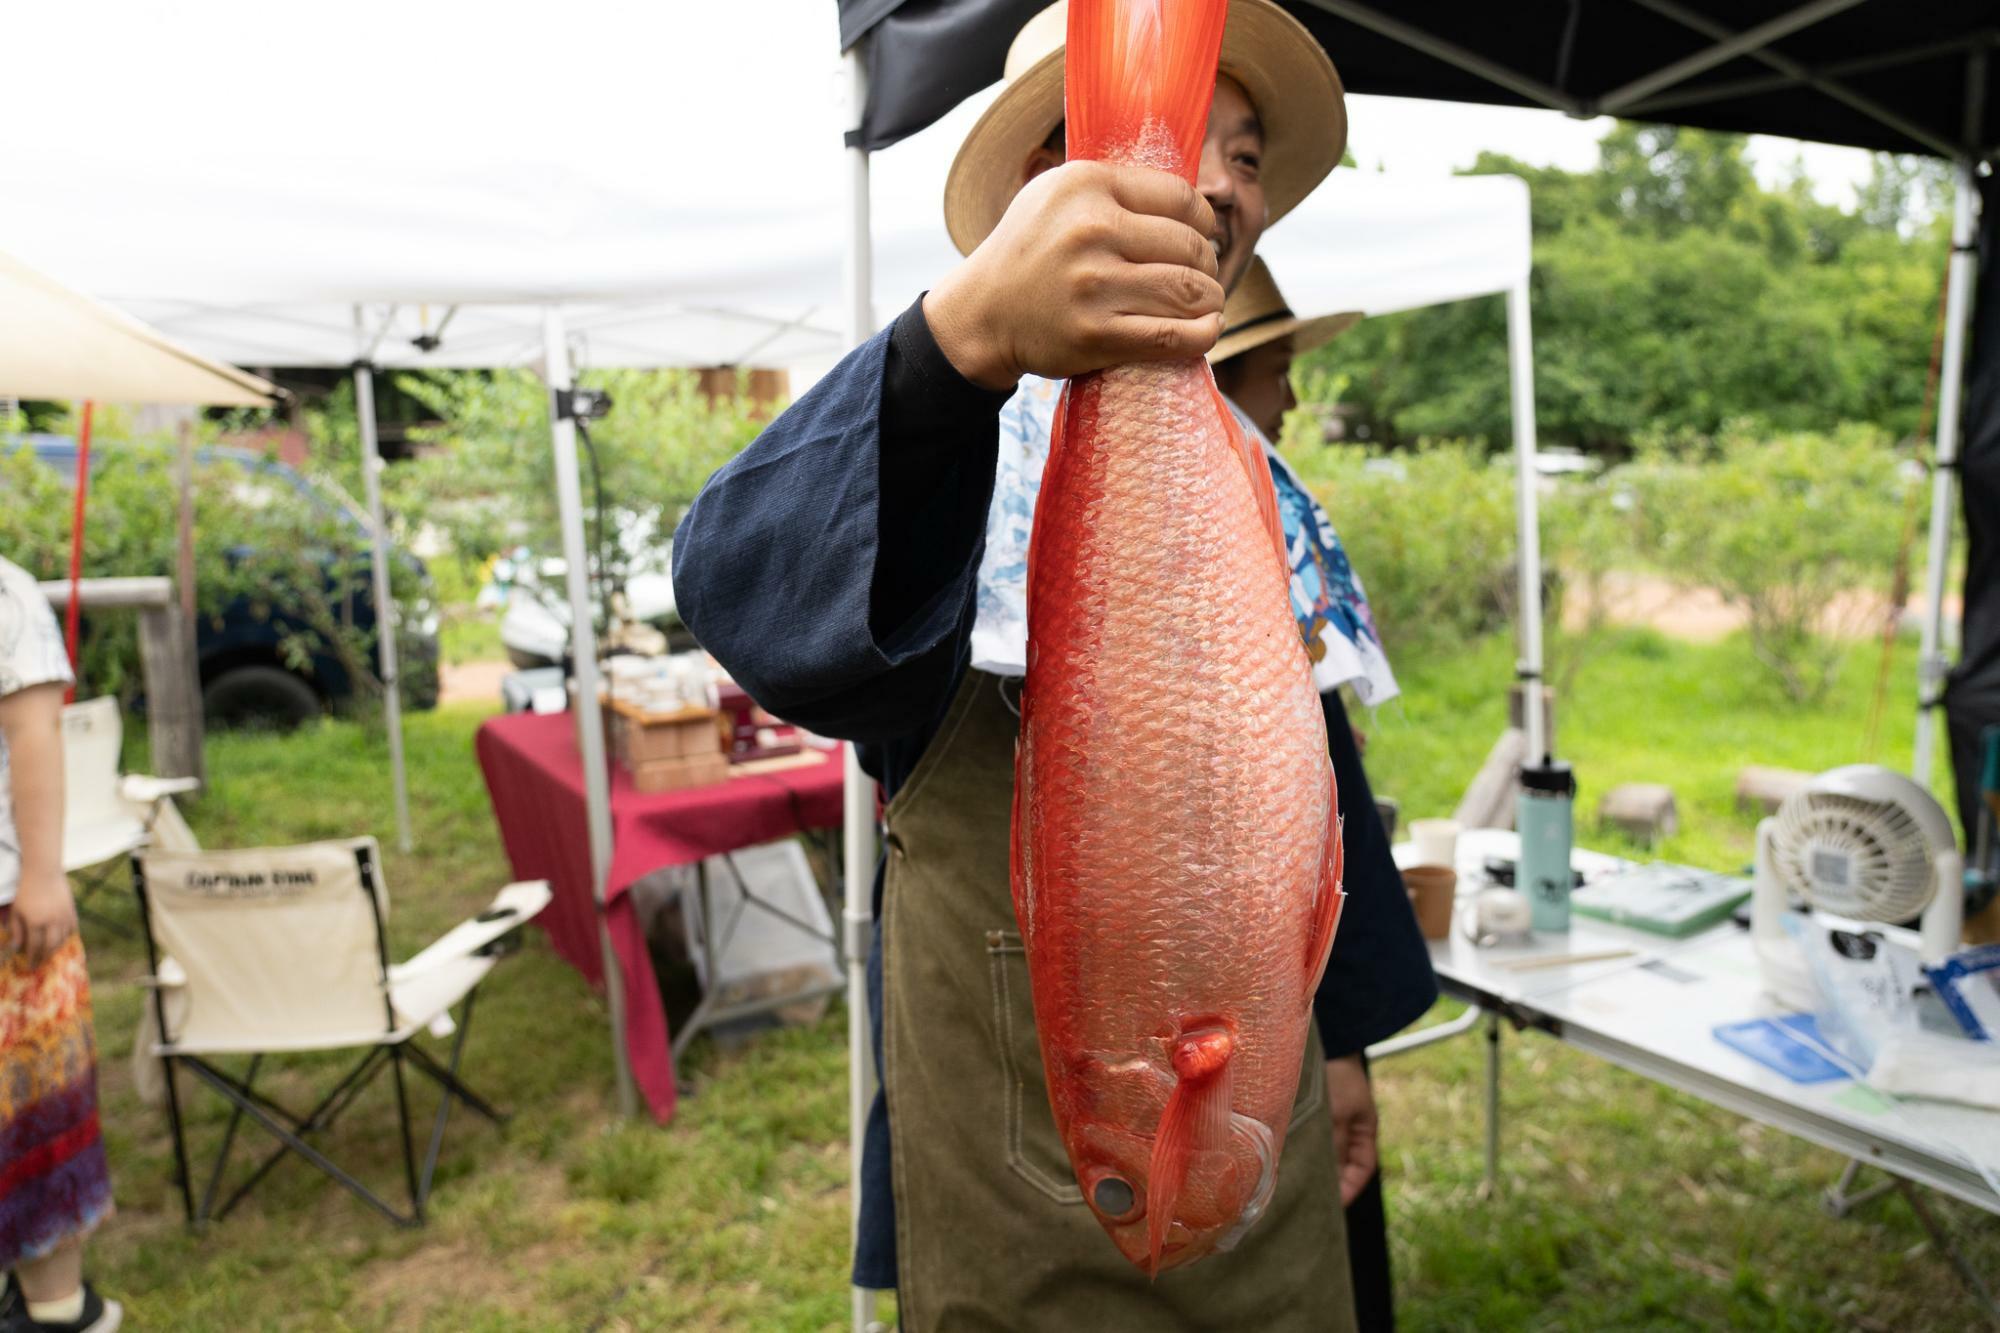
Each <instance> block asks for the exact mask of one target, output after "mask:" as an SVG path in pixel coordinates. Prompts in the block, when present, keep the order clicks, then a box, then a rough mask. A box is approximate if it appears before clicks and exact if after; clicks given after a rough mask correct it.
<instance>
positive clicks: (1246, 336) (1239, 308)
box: [1208, 258, 1361, 365]
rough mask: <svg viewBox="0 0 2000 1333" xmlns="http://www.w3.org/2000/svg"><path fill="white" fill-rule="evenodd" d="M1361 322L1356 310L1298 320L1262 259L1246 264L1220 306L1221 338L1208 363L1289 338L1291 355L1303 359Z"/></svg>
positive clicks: (1211, 352)
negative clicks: (1290, 337) (1234, 288)
mask: <svg viewBox="0 0 2000 1333" xmlns="http://www.w3.org/2000/svg"><path fill="white" fill-rule="evenodd" d="M1360 321H1361V313H1360V312H1359V311H1356V310H1347V311H1343V312H1342V313H1340V314H1338V315H1321V316H1320V317H1319V318H1317V319H1300V318H1299V317H1298V316H1297V315H1294V314H1293V313H1292V308H1291V307H1290V306H1288V305H1286V304H1285V298H1284V297H1283V296H1282V295H1280V294H1279V292H1278V284H1277V283H1276V282H1275V281H1273V280H1272V278H1271V270H1270V269H1269V268H1267V267H1265V265H1264V261H1263V259H1262V258H1257V259H1253V260H1251V261H1250V269H1249V271H1248V272H1246V273H1245V274H1244V275H1243V281H1241V282H1239V283H1237V284H1236V290H1235V291H1233V292H1231V293H1230V294H1229V300H1228V301H1227V302H1226V303H1224V305H1223V307H1222V337H1221V339H1220V340H1219V341H1217V342H1216V344H1215V346H1214V348H1213V349H1211V350H1210V352H1209V354H1208V360H1209V364H1211V365H1220V364H1221V363H1222V362H1224V361H1227V360H1228V359H1229V358H1230V357H1232V356H1240V355H1241V354H1243V353H1244V352H1247V351H1249V350H1250V349H1251V348H1253V347H1262V346H1263V345H1264V344H1265V343H1267V342H1271V341H1273V340H1274V339H1278V338H1282V337H1284V336H1285V335H1286V334H1288V333H1289V334H1290V335H1291V336H1292V353H1293V355H1295V356H1303V355H1304V354H1305V353H1307V352H1310V351H1311V350H1312V349H1313V348H1315V347H1320V346H1323V345H1324V344H1326V343H1329V342H1332V341H1333V340H1334V339H1335V338H1338V337H1339V336H1340V335H1341V334H1343V333H1345V332H1347V331H1348V330H1349V329H1351V328H1353V327H1354V326H1355V325H1356V324H1358V323H1359V322H1360Z"/></svg>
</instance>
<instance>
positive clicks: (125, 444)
mask: <svg viewBox="0 0 2000 1333" xmlns="http://www.w3.org/2000/svg"><path fill="white" fill-rule="evenodd" d="M47 424H49V425H52V426H55V427H57V428H58V429H62V428H64V427H66V426H67V425H68V424H69V423H68V422H67V420H66V419H64V418H60V417H56V418H52V419H50V420H49V421H48V423H47ZM104 426H105V428H104V429H102V430H101V432H100V434H99V436H98V438H99V443H98V445H97V446H96V447H95V448H93V450H92V453H91V457H92V466H91V475H90V492H89V496H88V518H87V522H86V526H85V530H84V531H85V540H84V547H83V576H84V577H85V578H117V577H129V576H134V575H155V574H169V575H170V574H172V573H173V571H174V569H175V567H176V550H177V545H178V535H177V534H178V531H179V529H178V512H179V494H178V488H177V486H176V485H175V482H174V478H175V477H176V476H177V475H178V462H177V450H176V447H175V446H174V445H173V444H172V443H170V442H168V441H165V440H150V441H148V440H139V441H132V440H129V439H121V438H119V437H120V436H121V435H123V434H125V431H124V429H123V428H122V426H121V424H120V423H119V422H118V421H117V420H115V419H113V420H107V421H106V422H105V423H104ZM218 429H219V427H218V426H217V425H216V423H204V427H203V432H204V437H205V438H204V444H206V443H207V442H208V441H209V440H211V439H212V438H213V437H214V436H215V435H216V433H217V432H218ZM191 481H192V486H193V496H194V559H195V608H196V614H197V615H198V616H199V617H202V618H203V619H205V620H206V621H208V622H209V623H211V624H219V623H220V622H221V619H222V617H223V616H224V614H225V613H226V612H229V611H231V610H232V609H233V610H236V611H238V612H247V613H248V614H249V615H251V616H253V617H255V618H257V619H259V620H267V621H271V622H273V623H274V625H275V627H276V629H277V634H278V650H279V653H280V654H281V655H282V656H283V657H284V659H285V660H286V661H287V663H288V664H289V665H291V666H292V667H293V668H294V669H297V670H300V671H302V672H307V673H308V674H309V673H310V667H311V663H312V660H313V658H314V657H315V655H319V654H323V655H325V656H326V657H329V658H331V659H332V660H333V661H334V662H336V663H338V664H339V666H340V667H341V668H342V670H344V671H345V672H346V674H347V676H348V678H349V679H350V680H352V681H353V682H354V683H355V684H356V685H357V686H358V687H359V689H360V691H361V693H362V696H363V697H364V698H366V697H372V696H373V695H375V694H377V693H379V691H380V688H381V686H380V682H379V679H378V677H377V675H376V673H375V670H374V632H373V629H372V626H371V627H368V628H363V627H361V626H359V625H357V623H356V619H357V617H356V603H357V600H365V599H366V598H368V596H369V579H370V564H369V547H368V542H367V538H366V532H365V530H364V529H363V528H362V527H361V526H360V524H359V523H358V521H357V519H356V518H355V515H354V514H353V512H352V511H351V510H350V509H349V508H348V502H345V501H344V500H343V499H342V498H341V497H338V496H336V495H334V494H333V493H332V492H330V491H329V492H325V493H321V494H318V495H315V496H310V497H309V496H305V495H302V494H300V493H299V492H298V491H297V490H295V489H293V487H292V486H291V485H290V484H289V483H288V482H285V481H283V480H280V479H278V478H276V477H273V476H271V475H269V474H267V473H264V472H261V471H259V470H258V469H256V468H254V467H249V466H245V465H244V464H243V463H241V462H239V461H237V459H236V458H235V457H233V456H231V455H228V454H221V455H214V456H207V457H205V459H204V461H202V462H201V463H199V464H198V465H197V466H196V467H195V468H194V469H193V471H192V474H191ZM72 486H73V479H72V478H71V477H70V476H68V475H66V474H65V473H64V472H62V471H59V470H58V469H56V468H52V467H50V466H48V465H47V464H45V463H43V462H42V461H40V460H39V459H37V458H36V456H35V455H34V453H33V452H32V450H29V449H26V448H16V447H14V446H12V445H11V444H9V443H7V442H5V441H4V440H0V532H4V533H5V534H6V540H5V542H4V544H0V553H4V554H5V555H6V556H7V558H8V559H10V560H12V561H14V562H15V563H16V564H18V565H20V566H21V567H22V568H24V569H26V570H27V571H28V572H29V573H30V574H31V575H33V576H34V577H35V578H37V579H61V578H67V577H68V574H69V549H70V526H71V516H72V513H73V505H74V499H75V492H74V490H73V489H72ZM392 586H393V587H394V589H395V592H396V595H397V597H398V598H399V600H400V601H401V603H402V605H403V606H404V607H405V610H406V615H407V614H408V613H409V611H410V609H411V608H413V607H415V606H417V605H418V604H419V601H420V599H421V598H422V597H423V596H424V589H423V588H422V587H421V586H420V580H419V578H418V576H417V572H416V570H415V569H414V568H413V567H411V566H409V565H407V564H406V563H399V564H398V565H397V566H395V567H393V568H392ZM411 618H412V619H414V617H413V616H412V617H411ZM406 623H407V621H406ZM136 624H137V622H136V618H135V617H134V616H131V615H129V614H121V613H116V612H106V613H104V614H102V615H96V616H91V617H89V618H88V619H87V620H86V627H87V632H86V633H85V635H84V638H83V642H82V644H81V658H82V662H81V665H82V673H81V675H82V680H83V683H84V685H85V687H86V690H87V692H88V693H93V694H96V693H106V694H113V693H115V694H120V695H123V696H125V697H127V698H128V699H129V698H130V697H131V696H133V695H134V694H136V693H137V692H138V691H139V689H140V688H141V683H142V682H141V680H140V675H139V654H138V639H137V633H136Z"/></svg>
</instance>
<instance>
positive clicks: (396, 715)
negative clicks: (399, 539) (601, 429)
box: [354, 306, 414, 855]
mask: <svg viewBox="0 0 2000 1333" xmlns="http://www.w3.org/2000/svg"><path fill="white" fill-rule="evenodd" d="M354 334H355V337H356V338H357V339H358V340H359V345H360V348H361V351H362V359H361V360H358V361H356V362H355V363H354V419H355V423H356V425H357V426H358V428H359V430H360V434H361V484H362V487H363V488H364V490H365V491H366V492H367V497H368V535H369V538H370V543H371V546H372V548H373V549H372V554H371V557H370V561H369V563H370V564H371V565H372V566H373V571H372V572H373V574H374V577H375V651H376V658H377V661H378V662H379V663H380V670H381V675H382V720H383V723H384V725H385V726H386V727H387V728H388V732H389V770H390V777H391V779H392V781H393V783H394V785H395V795H396V846H397V847H398V848H399V849H400V850H401V851H402V852H403V853H404V854H405V855H407V854H408V853H409V851H410V849H411V847H412V846H413V845H414V844H413V842H412V840H411V838H410V784H409V778H408V776H407V775H406V773H405V772H404V768H403V690H402V686H401V684H400V683H399V680H398V674H397V670H396V628H397V627H396V600H395V598H394V597H393V596H392V595H391V594H390V591H389V525H388V523H387V522H386V521H385V520H384V519H383V516H382V445H381V441H380V440H378V439H377V438H376V435H375V368H374V367H373V366H371V365H370V364H369V363H368V361H367V359H366V358H367V355H368V330H367V328H366V327H365V325H364V323H363V321H362V316H361V307H360V306H355V307H354Z"/></svg>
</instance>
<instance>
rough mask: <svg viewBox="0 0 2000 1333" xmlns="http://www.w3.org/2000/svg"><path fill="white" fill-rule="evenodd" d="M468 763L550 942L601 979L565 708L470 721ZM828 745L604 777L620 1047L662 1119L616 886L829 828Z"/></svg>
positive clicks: (634, 943)
mask: <svg viewBox="0 0 2000 1333" xmlns="http://www.w3.org/2000/svg"><path fill="white" fill-rule="evenodd" d="M474 744H475V748H476V750H477V751H478V754H479V768H480V771H481V772H482V773H484V774H485V775H486V791H487V794H488V795H489V796H490V797H491V798H492V801H493V816H494V818H495V819H496V820H497V821H498V822H499V824H500V839H501V841H502V842H503V843H505V844H506V847H507V857H508V859H509V860H510V861H512V862H513V863H514V877H515V878H516V879H546V880H547V881H548V882H549V885H550V887H551V888H552V889H553V890H554V893H555V900H554V901H553V902H551V903H550V904H549V906H548V910H546V911H544V912H543V913H542V914H541V916H540V918H538V919H539V921H540V922H541V924H542V926H543V927H544V928H546V929H547V931H548V933H549V939H550V942H551V943H553V944H554V945H555V948H556V952H557V953H559V954H561V955H562V956H563V957H564V958H566V959H568V960H569V962H570V964H571V965H572V966H574V967H575V968H576V969H577V970H578V971H579V972H581V973H583V975H584V976H585V977H587V978H588V979H589V980H590V982H591V984H592V985H595V986H602V985H603V984H604V977H603V971H604V969H603V966H602V963H601V960H600V958H599V953H598V940H597V919H596V912H595V908H594V904H593V902H592V899H591V892H590V839H589V835H588V833H587V832H586V829H585V822H584V797H583V760H582V756H581V755H580V754H579V752H578V750H577V744H576V726H575V723H574V722H572V721H571V719H570V716H569V714H567V713H555V714H549V715H547V716H538V715H536V714H533V713H514V714H509V715H507V716H504V717H496V718H493V719H492V720H490V721H488V722H487V723H485V724H484V725H483V726H481V727H480V728H479V736H478V739H477V740H476V741H475V743H474ZM840 787H841V764H840V755H839V753H838V752H835V753H832V754H828V755H826V756H824V757H823V759H822V760H821V762H819V763H817V764H811V765H803V766H801V767H798V768H788V769H782V770H780V771H778V772H775V773H759V774H747V775H744V776H740V777H732V778H730V779H729V780H728V781H726V782H718V783H715V784H713V785H712V786H707V787H690V788H687V789H685V790H682V791H671V792H660V793H658V794H656V795H650V796H649V795H645V794H642V793H640V792H636V791H634V790H632V782H631V779H630V778H629V777H628V776H627V775H626V773H625V771H624V770H623V769H622V768H620V767H619V766H618V765H616V764H614V765H612V776H611V837H612V854H611V876H610V883H609V884H608V885H607V886H606V890H605V913H606V917H607V920H608V924H609V926H610V929H611V947H612V948H613V949H614V950H616V951H617V954H618V962H619V965H620V967H621V968H622V969H623V970H624V978H625V1048H626V1051H627V1053H628V1054H629V1056H630V1058H631V1061H632V1075H633V1077H634V1078H635V1079H636V1080H637V1081H638V1084H639V1090H640V1092H642V1093H643V1094H644V1095H645V1098H646V1102H647V1104H648V1105H649V1106H651V1107H652V1109H653V1115H654V1116H655V1117H656V1118H658V1119H659V1120H660V1121H662V1122H665V1121H666V1120H667V1119H668V1118H670V1117H671V1116H672V1115H673V1113H674V1100H675V1094H674V1062H673V1054H672V1051H671V1048H670V1045H669V1042H668V1037H667V1014H666V1009H665V1008H664V1006H663V1005H662V1004H661V1001H660V987H659V984H658V982H657V981H656V980H655V979H654V977H653V962H652V958H651V956H650V955H649V954H648V953H647V952H646V940H645V936H644V935H643V933H642V932H641V931H640V928H639V922H638V918H637V917H636V916H635V914H634V913H633V910H632V901H631V898H630V897H629V896H628V895H627V894H626V892H625V890H626V889H627V888H628V887H630V886H631V884H632V883H633V882H634V881H635V880H638V879H640V878H642V877H644V876H645V875H647V874H649V873H651V872H652V871H655V870H658V869H661V868H662V867H665V866H675V865H688V864H692V863H693V862H696V861H699V860H701V859H702V858H704V857H708V856H719V855H721V854H722V853H724V852H732V851H735V850H737V849H738V848H740V847H749V846H753V845H755V844H757V843H760V842H771V841H773V840H775V839H778V838H783V837H787V836H789V835H791V834H793V833H798V832H800V831H802V830H805V829H817V828H837V827H839V824H840V816H841V800H840Z"/></svg>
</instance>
